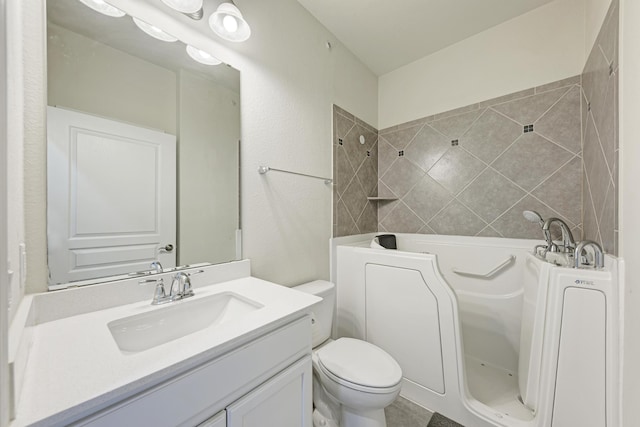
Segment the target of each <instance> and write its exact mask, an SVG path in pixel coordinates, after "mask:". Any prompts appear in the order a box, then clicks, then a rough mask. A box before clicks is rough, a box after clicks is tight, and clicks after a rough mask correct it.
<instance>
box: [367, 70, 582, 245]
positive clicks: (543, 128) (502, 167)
mask: <svg viewBox="0 0 640 427" xmlns="http://www.w3.org/2000/svg"><path fill="white" fill-rule="evenodd" d="M580 80H581V76H574V77H571V78H568V79H563V80H560V81H558V82H552V83H549V84H547V85H544V86H541V87H538V88H532V89H528V90H526V91H521V92H517V93H514V94H509V95H505V96H503V97H500V98H496V99H492V100H487V101H484V102H481V103H479V104H474V105H471V106H468V107H463V108H461V109H456V110H453V111H448V112H445V113H441V114H436V115H435V116H433V117H431V118H425V119H424V123H425V124H424V125H422V126H421V127H420V126H419V125H416V123H420V122H419V121H413V122H409V123H407V124H404V125H402V124H401V125H398V126H394V127H393V128H389V129H388V130H387V133H385V134H384V136H381V141H380V152H379V153H380V154H379V156H380V157H379V158H380V160H379V168H378V170H379V175H380V177H381V179H380V181H379V183H380V184H379V191H380V192H384V191H387V192H392V193H394V194H395V196H397V197H399V198H400V199H401V201H402V202H403V203H400V202H386V203H379V206H378V218H379V221H380V225H379V229H380V230H383V229H384V230H388V231H393V230H395V229H396V227H394V223H393V222H394V220H395V219H396V218H398V217H401V215H400V214H402V218H403V221H404V222H403V225H402V226H401V228H403V229H408V228H412V229H413V228H415V227H417V225H419V224H418V223H417V220H416V218H419V219H420V220H421V221H424V222H426V223H427V224H426V225H425V226H422V228H421V230H420V231H419V232H421V233H441V234H442V233H444V234H464V235H478V236H490V237H500V236H502V237H514V238H515V237H522V238H541V237H542V232H541V230H540V227H539V226H538V225H536V224H531V223H529V222H528V221H526V220H525V219H524V218H523V216H522V211H523V210H526V209H533V210H537V211H539V212H540V213H541V214H542V215H543V216H544V217H549V216H558V217H564V219H566V220H567V222H568V223H569V225H570V227H574V228H576V227H579V226H580V225H581V224H582V209H581V206H582V196H581V189H582V184H581V180H582V178H581V170H582V158H581V153H582V144H581V141H582V139H583V138H582V130H581V122H582V119H581V114H582V102H583V97H582V96H581V88H580V86H579V84H580ZM493 106H495V107H493ZM494 108H495V109H496V110H498V109H499V110H502V112H498V111H495V110H494ZM509 114H511V115H512V118H510V117H507V115H509ZM519 121H522V122H524V123H520V122H519ZM536 121H537V122H536ZM534 122H535V124H534ZM526 124H534V131H533V132H528V133H524V129H523V126H524V125H526ZM409 125H411V126H409ZM538 132H539V133H540V134H543V135H544V137H543V136H541V135H540V134H539V133H538ZM388 137H390V138H392V139H393V141H394V143H395V144H396V145H398V146H399V147H404V156H403V157H398V153H397V151H398V150H399V148H398V147H395V146H394V147H393V148H394V149H395V151H394V150H393V149H391V148H389V147H385V143H386V140H385V139H386V138H388ZM443 137H444V138H443ZM453 139H457V140H458V144H459V146H452V144H451V141H452V140H453ZM383 147H384V148H383ZM442 152H444V154H441V153H442ZM439 155H441V156H442V157H440V158H439V159H437V161H436V162H435V163H434V164H433V166H431V167H430V163H432V162H433V161H434V160H433V159H435V158H436V157H438V156H439ZM385 156H386V157H387V159H386V160H383V157H385ZM390 162H393V166H391V167H390V168H389V169H388V170H386V171H383V168H385V167H386V168H388V167H389V163H390ZM414 164H415V165H419V166H420V167H421V168H424V170H427V174H426V175H420V173H419V172H418V168H415V169H413V170H411V168H410V167H408V166H407V165H414ZM429 167H430V168H429ZM408 169H409V170H408ZM385 184H386V185H388V186H389V188H388V189H386V190H385V189H383V188H384V187H385V186H386V185H385ZM534 194H535V195H536V196H538V197H535V196H534ZM396 209H397V212H396V213H395V214H394V213H393V212H394V211H395V210H396ZM408 212H411V215H410V214H409V213H408ZM407 218H410V219H412V220H414V221H416V222H412V221H408V220H407ZM407 223H410V224H411V227H407ZM576 229H578V230H581V228H576ZM554 233H555V234H558V230H554Z"/></svg>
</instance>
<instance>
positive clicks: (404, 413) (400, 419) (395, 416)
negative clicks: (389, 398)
mask: <svg viewBox="0 0 640 427" xmlns="http://www.w3.org/2000/svg"><path fill="white" fill-rule="evenodd" d="M384 412H385V416H386V418H387V427H426V426H427V424H429V420H430V419H431V416H432V415H433V414H432V413H431V412H430V411H428V410H426V409H424V408H422V407H421V406H418V405H416V404H415V403H413V402H410V401H408V400H407V399H405V398H403V397H398V399H396V401H395V402H393V403H392V404H391V405H390V406H388V407H387V408H386V409H385V411H384Z"/></svg>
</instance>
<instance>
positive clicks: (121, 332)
mask: <svg viewBox="0 0 640 427" xmlns="http://www.w3.org/2000/svg"><path fill="white" fill-rule="evenodd" d="M262 307H263V305H262V304H260V303H257V302H255V301H252V300H250V299H248V298H245V297H243V296H240V295H238V294H236V293H233V292H223V293H220V294H215V295H211V296H209V297H204V298H198V299H194V300H183V301H176V302H172V303H169V305H167V306H165V307H162V308H159V309H157V310H153V311H149V312H147V313H142V314H136V315H133V316H129V317H124V318H122V319H118V320H114V321H112V322H109V323H108V324H107V326H108V327H109V331H111V335H113V338H114V339H115V341H116V344H118V347H119V348H120V350H122V351H123V352H139V351H143V350H148V349H150V348H152V347H155V346H158V345H160V344H164V343H167V342H169V341H173V340H175V339H178V338H181V337H183V336H185V335H189V334H192V333H194V332H197V331H200V330H202V329H205V328H208V327H211V326H214V325H220V324H222V323H225V322H228V321H231V320H236V319H238V318H240V317H242V316H244V315H246V314H247V313H251V312H252V311H255V310H258V309H260V308H262Z"/></svg>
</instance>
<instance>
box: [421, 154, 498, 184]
mask: <svg viewBox="0 0 640 427" xmlns="http://www.w3.org/2000/svg"><path fill="white" fill-rule="evenodd" d="M485 167H486V165H485V164H484V163H483V162H481V161H480V160H478V159H476V158H475V157H473V156H472V155H471V154H469V153H467V151H466V150H464V149H463V148H461V147H459V146H458V147H451V148H450V149H449V151H447V152H446V153H445V154H444V155H443V156H442V157H441V158H440V160H438V162H437V163H436V164H435V165H433V167H432V168H431V169H429V172H428V173H429V176H431V178H433V179H435V180H436V181H437V182H438V183H439V184H440V185H442V186H443V187H444V188H446V189H447V190H449V191H450V192H452V193H453V194H458V193H459V192H460V191H461V190H462V189H463V188H464V187H466V186H467V184H469V183H470V182H471V181H472V180H473V179H474V178H475V177H476V176H478V175H479V174H480V172H482V171H483V170H484V169H485Z"/></svg>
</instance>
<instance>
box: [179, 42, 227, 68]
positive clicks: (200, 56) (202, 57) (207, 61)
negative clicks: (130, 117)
mask: <svg viewBox="0 0 640 427" xmlns="http://www.w3.org/2000/svg"><path fill="white" fill-rule="evenodd" d="M187 53H188V54H189V56H190V57H191V59H193V60H194V61H196V62H199V63H201V64H204V65H218V64H222V61H220V60H219V59H218V58H216V57H215V56H213V55H210V54H208V53H207V52H205V51H204V50H200V49H198V48H196V47H193V46H191V45H187Z"/></svg>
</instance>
